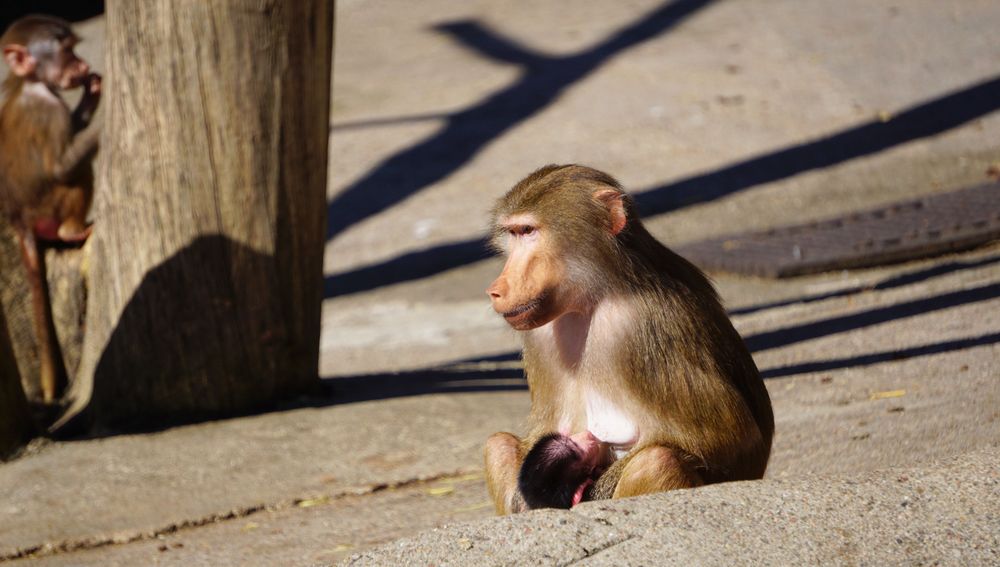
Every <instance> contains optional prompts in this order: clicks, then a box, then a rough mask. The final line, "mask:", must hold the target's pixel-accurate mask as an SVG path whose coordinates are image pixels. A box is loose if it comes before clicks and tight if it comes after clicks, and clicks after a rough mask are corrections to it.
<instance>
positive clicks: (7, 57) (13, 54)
mask: <svg viewBox="0 0 1000 567" xmlns="http://www.w3.org/2000/svg"><path fill="white" fill-rule="evenodd" d="M3 58H4V61H6V62H7V66H8V67H10V70H11V72H12V73H14V74H15V75H17V76H18V77H27V76H28V75H30V74H31V73H32V72H33V71H34V70H35V58H34V57H32V56H31V54H30V53H28V48H27V47H25V46H23V45H17V44H16V43H12V44H9V45H5V46H3Z"/></svg>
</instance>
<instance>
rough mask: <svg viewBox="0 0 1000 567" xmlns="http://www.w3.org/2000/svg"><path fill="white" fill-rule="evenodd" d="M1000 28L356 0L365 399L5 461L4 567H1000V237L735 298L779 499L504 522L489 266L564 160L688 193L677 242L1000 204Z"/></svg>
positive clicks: (834, 7)
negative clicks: (486, 244)
mask: <svg viewBox="0 0 1000 567" xmlns="http://www.w3.org/2000/svg"><path fill="white" fill-rule="evenodd" d="M569 6H571V8H570V7H569ZM998 26H1000V6H997V5H996V3H995V2H992V1H990V0H967V1H965V2H961V3H942V2H935V1H933V0H911V1H910V2H906V3H896V2H883V1H881V0H878V1H871V0H844V1H841V2H836V3H833V2H823V1H820V0H806V1H803V0H732V1H729V2H705V1H687V2H680V3H677V4H670V3H666V4H661V3H658V2H653V1H646V0H642V1H640V0H632V1H629V2H613V3H612V2H600V1H597V0H593V1H592V0H584V1H578V2H574V3H572V4H566V3H556V2H547V3H530V4H523V5H516V4H514V5H512V4H510V3H508V2H500V1H495V0H493V1H488V0H473V1H468V2H462V3H455V2H447V1H444V0H427V1H425V2H419V3H404V2H391V3H390V2H379V3H375V2H361V1H360V0H353V1H352V0H343V1H341V2H339V3H338V12H337V46H336V55H335V73H334V113H333V125H332V130H331V154H330V155H331V162H330V175H331V189H330V197H331V230H330V233H331V234H330V237H331V238H330V241H329V243H328V246H327V282H326V283H327V293H328V296H329V299H328V300H327V301H326V302H325V304H324V314H323V316H324V327H323V337H322V358H321V361H320V362H321V369H322V372H323V375H324V377H325V378H326V379H327V381H328V383H329V384H330V385H331V387H332V389H333V391H334V393H335V395H334V397H332V398H331V399H320V400H301V401H299V402H298V403H297V404H292V405H289V406H288V408H287V409H285V410H284V411H276V412H272V413H268V414H263V415H257V416H251V417H245V418H240V419H231V420H225V421H218V422H212V423H203V424H197V425H190V426H185V427H176V428H172V429H168V430H165V431H161V432H156V433H149V434H134V435H120V436H114V437H106V438H100V439H91V440H82V441H73V442H60V443H53V442H38V443H36V444H35V445H33V446H32V447H31V448H30V450H29V451H28V452H27V453H26V454H25V455H24V456H22V457H21V458H19V459H17V460H14V461H12V462H9V463H6V464H3V465H0V562H3V561H10V562H12V563H13V564H14V565H20V564H32V565H34V564H38V565H137V564H167V565H227V564H240V565H255V564H260V565H273V564H289V565H309V564H329V563H332V562H337V561H340V560H349V561H355V562H359V563H372V564H388V565H397V564H410V563H426V564H476V565H479V564H525V563H528V564H532V563H544V564H567V563H570V562H574V561H589V562H590V563H592V564H635V565H640V564H645V565H652V564H660V563H665V562H667V561H668V560H669V559H671V558H672V559H673V560H674V561H676V562H681V561H683V562H685V563H688V564H690V563H695V564H699V563H704V564H731V563H734V562H739V563H769V564H787V563H807V564H815V563H834V564H845V563H847V564H853V563H876V564H885V563H908V564H913V563H934V562H939V563H944V564H955V565H970V564H983V565H987V564H995V563H996V562H997V561H998V554H1000V543H998V532H1000V529H998V528H996V526H997V525H998V520H1000V502H998V500H997V493H998V490H997V489H998V478H997V473H996V471H997V467H996V463H997V459H998V456H1000V382H998V378H1000V346H998V342H1000V245H998V244H994V245H991V246H986V247H982V248H980V249H977V250H974V251H970V252H965V253H961V254H954V255H950V256H944V257H938V258H933V259H927V260H922V261H918V262H912V263H907V264H902V265H895V266H887V267H880V268H876V269H871V270H859V271H849V272H838V273H828V274H821V275H816V276H808V277H802V278H795V279H791V280H780V281H771V280H760V279H754V278H743V277H736V276H727V275H717V276H716V283H717V284H718V287H719V289H720V292H721V294H722V296H723V298H724V300H725V301H726V304H727V306H728V307H729V309H730V312H731V314H732V316H733V320H734V323H735V324H736V326H737V328H738V330H739V331H740V332H741V333H742V334H743V336H744V337H745V338H746V339H747V341H748V343H749V344H750V345H751V346H753V347H754V350H755V352H754V357H755V359H756V361H757V364H758V366H759V367H760V368H761V370H762V371H763V373H764V375H765V377H766V382H767V386H768V389H769V392H770V394H771V398H772V401H773V404H774V411H775V419H776V428H777V432H776V436H775V441H774V451H773V454H772V460H771V464H770V468H769V470H768V474H767V477H766V478H765V480H764V481H760V482H752V483H739V484H731V485H724V486H715V487H707V488H703V489H697V490H692V491H684V492H678V493H674V494H667V495H659V496H655V497H645V498H638V499H633V500H628V501H622V502H614V503H607V502H602V503H593V504H588V505H585V506H581V507H580V508H578V509H576V510H574V511H572V512H558V513H557V512H540V513H531V514H527V515H523V516H519V517H516V518H501V519H490V516H492V510H491V509H490V508H489V505H488V503H487V499H486V494H485V488H484V483H483V480H482V470H481V468H482V464H481V447H482V443H483V441H484V440H485V438H486V437H487V436H488V435H489V434H490V433H492V432H494V431H497V430H513V431H518V430H520V428H521V426H522V423H523V419H524V416H525V415H526V413H527V407H528V395H527V392H526V391H525V390H524V389H523V388H524V386H523V381H522V380H521V379H520V371H519V369H518V368H517V363H516V357H515V356H514V355H515V353H516V351H517V338H516V336H515V335H514V333H513V332H511V331H510V330H508V329H507V328H505V326H504V323H503V321H501V320H499V318H498V317H496V316H495V315H494V314H493V313H492V312H491V310H490V308H489V304H488V301H487V300H486V297H485V294H484V292H483V290H484V289H485V287H486V285H488V283H489V281H490V280H491V279H492V278H493V277H494V276H495V274H496V273H497V272H498V271H499V267H500V264H499V262H498V261H497V260H481V259H480V257H479V255H478V252H477V251H476V250H475V246H474V245H475V241H476V239H478V238H479V237H480V236H481V235H482V233H483V230H484V225H485V222H486V216H487V211H488V209H489V207H490V205H491V202H492V201H493V200H494V199H495V198H496V197H498V196H499V195H501V194H502V193H503V192H504V191H506V190H507V189H508V188H509V187H510V186H511V185H513V184H514V183H515V182H516V181H517V180H518V179H520V178H521V177H523V176H524V175H526V174H527V173H529V172H530V171H532V170H533V169H534V168H536V167H538V166H540V165H543V164H545V163H549V162H556V163H563V162H577V163H584V164H588V165H592V166H595V167H598V168H600V169H604V170H607V171H608V172H610V173H612V174H613V175H615V176H616V177H618V178H619V180H620V181H621V182H622V183H623V184H624V185H625V186H626V187H627V188H628V189H630V190H631V191H633V192H635V193H637V194H645V195H651V196H656V197H657V198H655V199H654V198H650V199H648V200H647V202H649V203H652V204H653V206H651V207H650V210H647V211H645V213H646V222H647V224H648V226H649V228H650V230H651V231H652V232H653V233H654V234H655V235H656V236H657V237H659V238H661V239H662V240H663V241H664V242H666V243H668V244H671V245H676V244H681V243H684V242H688V241H692V240H697V239H700V238H707V237H711V236H718V235H721V234H725V233H731V232H740V231H744V230H756V229H760V228H766V227H774V226H781V225H786V224H792V223H799V222H804V221H808V220H814V219H820V218H824V217H829V216H834V215H839V214H843V213H846V212H850V211H855V210H860V209H864V208H868V207H872V206H876V205H880V204H884V203H888V202H892V201H895V200H898V199H901V198H906V197H911V196H917V195H923V194H928V193H934V192H939V191H947V190H949V189H954V188H958V187H962V186H964V185H967V184H971V183H978V182H982V181H986V180H988V179H989V173H988V172H989V171H991V167H994V168H996V167H1000V138H998V137H997V134H996V133H997V132H998V131H1000V113H998V112H996V110H998V109H1000V86H998V83H997V81H1000V74H998V73H1000V71H998V69H1000V65H998V64H1000V43H998V42H996V41H995V40H994V39H993V38H994V36H995V33H994V30H995V29H997V27H998ZM81 31H82V32H83V35H84V36H85V37H88V38H90V39H91V40H92V45H93V44H97V46H98V47H99V42H98V41H95V40H99V38H100V37H101V36H102V35H103V22H102V21H101V20H99V19H98V20H94V21H90V22H87V23H85V24H84V25H82V26H81ZM85 45H86V44H85ZM97 55H99V50H98V51H97V52H96V55H95V56H97ZM866 124H884V125H885V127H886V130H885V132H886V134H885V135H883V136H882V137H881V138H880V139H879V143H878V144H875V145H874V147H870V146H871V145H869V144H857V143H856V140H854V138H852V137H851V135H850V133H851V132H852V131H853V130H854V129H856V128H858V127H859V126H864V125H866ZM859 148H863V149H864V151H861V150H860V149H859ZM776 155H777V156H779V157H782V159H779V160H774V159H773V158H770V156H776ZM817 156H819V158H821V159H818V160H817ZM767 158H769V159H767ZM775 161H777V162H778V163H779V165H778V166H775V165H773V164H774V162H775ZM817 161H820V162H822V163H823V164H824V165H823V166H822V167H817V166H814V165H811V164H814V163H816V162H817ZM758 166H759V167H758ZM755 168H757V169H755ZM748 170H749V171H750V173H747V171H748ZM998 209H1000V203H998ZM901 479H903V480H901ZM469 521H473V522H471V523H469ZM444 526H448V527H444ZM434 528H439V529H437V530H434V531H428V530H432V529H434ZM399 538H404V539H402V540H401V541H399V542H396V541H395V540H397V539H399ZM379 544H385V545H384V546H382V547H377V548H374V549H373V547H374V546H378V545H379ZM598 552H600V553H598Z"/></svg>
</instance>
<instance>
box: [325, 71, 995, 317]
mask: <svg viewBox="0 0 1000 567" xmlns="http://www.w3.org/2000/svg"><path fill="white" fill-rule="evenodd" d="M509 104H519V103H518V102H517V101H510V102H509ZM997 109H1000V77H996V78H993V79H991V80H988V81H985V82H982V83H979V84H976V85H973V86H970V87H967V88H965V89H962V90H959V91H956V92H953V93H951V94H948V95H945V96H942V97H940V98H937V99H935V100H932V101H929V102H925V103H923V104H919V105H917V106H914V107H912V108H909V109H907V110H904V111H903V112H901V113H899V114H898V115H896V116H894V117H893V118H892V120H890V121H888V122H881V121H877V120H876V121H872V122H867V123H865V124H861V125H859V126H855V127H853V128H849V129H847V130H844V131H842V132H838V133H835V134H832V135H829V136H826V137H824V138H820V139H818V140H815V141H812V142H808V143H805V144H800V145H795V146H791V147H788V148H782V149H779V150H776V151H774V152H772V153H769V154H765V155H762V156H758V157H754V158H750V159H748V160H745V161H741V162H738V163H735V164H732V165H729V166H726V167H723V168H721V169H718V170H716V171H712V172H709V173H705V174H701V175H696V176H693V177H689V178H687V179H682V180H680V181H676V182H672V183H669V184H666V185H661V186H659V187H654V188H651V189H646V190H644V191H639V192H636V193H635V194H634V196H635V199H636V204H637V205H638V207H639V210H640V212H641V214H642V215H643V216H644V217H649V216H654V215H658V214H663V213H668V212H671V211H675V210H678V209H681V208H683V207H686V206H690V205H694V204H699V203H705V202H708V201H712V200H714V199H719V198H722V197H725V196H727V195H731V194H733V193H736V192H739V191H742V190H744V189H748V188H750V187H754V186H756V185H760V184H763V183H769V182H773V181H778V180H780V179H784V178H787V177H791V176H793V175H797V174H799V173H803V172H806V171H810V170H813V169H820V168H824V167H828V166H831V165H835V164H838V163H842V162H845V161H849V160H851V159H855V158H859V157H862V156H865V155H869V154H874V153H877V152H880V151H883V150H886V149H889V148H892V147H894V146H897V145H899V144H904V143H907V142H911V141H914V140H917V139H920V138H925V137H928V136H933V135H935V134H940V133H941V132H945V131H947V130H950V129H952V128H956V127H958V126H961V125H962V124H965V123H967V122H969V121H971V120H975V119H977V118H979V117H981V116H984V115H986V114H989V113H992V112H994V111H996V110H997ZM531 112H532V113H533V112H534V110H532V111H531ZM525 116H527V115H525ZM522 119H523V118H522ZM469 128H471V126H469ZM497 133H499V131H498V132H497ZM428 143H429V142H423V143H422V144H428ZM420 147H421V145H418V146H417V148H420ZM463 150H464V148H456V151H463ZM417 151H418V150H416V149H410V150H405V151H404V152H403V153H401V154H399V155H398V156H397V157H396V158H390V160H389V162H392V161H393V160H395V159H397V158H398V157H399V156H403V155H409V154H408V153H407V152H417ZM419 151H424V150H419ZM439 151H443V148H438V149H436V150H435V152H439ZM418 153H419V152H418ZM400 159H401V162H400V163H399V164H396V166H399V167H401V168H402V169H400V170H399V171H398V172H397V174H398V175H399V176H401V177H404V178H406V179H409V180H410V181H411V182H412V181H413V180H416V179H419V178H420V176H419V175H416V176H413V175H410V173H411V172H409V171H407V167H403V166H404V165H406V163H409V161H408V160H409V159H410V158H407V159H406V160H402V158H400ZM465 159H467V158H462V159H461V161H460V162H456V163H455V164H454V165H455V166H456V167H457V166H458V165H459V164H460V163H464V161H465ZM389 162H387V163H389ZM539 165H541V164H539ZM396 166H393V167H396ZM381 167H386V166H385V165H383V166H381ZM414 167H417V166H414ZM378 171H379V170H378V169H376V171H375V172H373V173H372V174H371V175H377V174H378ZM369 178H371V176H369V177H366V178H365V179H369ZM365 179H363V180H362V181H360V182H359V184H357V185H355V186H354V187H352V188H351V189H349V190H348V191H350V192H351V194H352V195H356V196H354V197H349V198H348V197H345V199H348V200H347V201H341V200H340V199H339V198H338V199H335V200H334V201H333V202H331V204H330V215H331V217H330V218H331V219H334V218H335V215H337V214H340V215H345V214H348V213H344V212H340V213H338V209H346V210H348V211H351V214H357V213H358V212H362V211H365V210H366V209H365V206H366V205H362V204H361V203H360V202H361V201H362V198H361V197H362V195H367V194H371V195H368V196H367V197H365V199H369V198H371V199H374V197H373V195H377V194H378V193H379V191H378V190H376V189H374V188H373V187H371V186H369V185H367V183H369V182H367V181H365ZM435 180H436V179H435ZM380 183H385V184H386V186H387V187H388V186H392V183H395V181H394V180H389V179H384V180H382V181H380ZM363 184H364V185H363ZM421 187H422V186H421ZM418 189H419V188H415V187H414V186H413V185H412V184H411V185H410V186H409V188H407V189H405V191H406V192H407V194H410V193H413V192H415V191H417V190H418ZM395 195H396V196H397V197H400V196H401V195H400V194H395ZM386 198H388V197H386ZM397 200H400V199H397ZM354 201H359V202H358V203H355V202H354ZM393 202H395V201H393ZM385 206H388V204H386V205H385ZM351 207H360V208H358V209H356V210H355V209H352V208H351ZM367 207H368V208H367V211H368V212H367V213H365V214H374V213H375V212H378V211H380V210H382V208H384V207H381V206H378V207H377V206H376V203H375V201H374V200H373V201H372V203H370V204H368V205H367ZM360 218H361V217H354V218H353V219H352V220H351V222H356V221H358V220H360ZM343 222H344V221H343V219H342V220H341V221H340V224H341V225H343ZM331 225H332V226H334V227H336V226H340V225H337V223H336V222H334V221H333V220H331ZM344 227H346V225H344ZM335 233H336V231H334V233H331V236H333V235H334V234H335ZM490 255H491V252H490V251H489V249H488V246H487V244H486V239H485V238H473V239H469V240H463V241H459V242H451V243H447V244H442V245H439V246H435V247H432V248H428V249H425V250H419V251H415V252H408V253H406V254H402V255H400V256H398V257H396V258H393V259H391V260H387V261H385V262H381V263H378V264H373V265H370V266H364V267H361V268H358V269H355V270H352V271H349V272H343V273H339V274H333V275H331V276H328V277H327V278H326V280H325V282H324V293H325V296H326V297H327V298H332V297H337V296H341V295H348V294H351V293H357V292H360V291H365V290H369V289H373V288H377V287H381V286H386V285H391V284H396V283H401V282H405V281H410V280H415V279H420V278H425V277H429V276H432V275H434V274H438V273H440V272H444V271H446V270H450V269H453V268H458V267H461V266H464V265H467V264H471V263H473V262H477V261H479V260H483V259H485V258H488V257H490Z"/></svg>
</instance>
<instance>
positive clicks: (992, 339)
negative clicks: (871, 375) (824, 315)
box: [760, 333, 1000, 380]
mask: <svg viewBox="0 0 1000 567" xmlns="http://www.w3.org/2000/svg"><path fill="white" fill-rule="evenodd" d="M996 343H1000V333H991V334H987V335H981V336H978V337H969V338H965V339H956V340H953V341H944V342H940V343H936V344H930V345H922V346H917V347H910V348H904V349H899V350H887V351H882V352H874V353H869V354H862V355H859V356H851V357H846V358H834V359H831V360H820V361H817V362H803V363H801V364H793V365H791V366H782V367H779V368H768V369H767V370H763V371H761V373H760V375H761V377H762V378H764V379H765V380H766V379H769V378H783V377H785V376H794V375H796V374H807V373H810V372H825V371H830V370H838V369H840V368H850V367H852V366H868V365H871V364H878V363H880V362H890V361H893V360H903V359H906V358H916V357H918V356H930V355H932V354H943V353H946V352H951V351H955V350H965V349H967V348H973V347H977V346H984V345H992V344H996Z"/></svg>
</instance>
